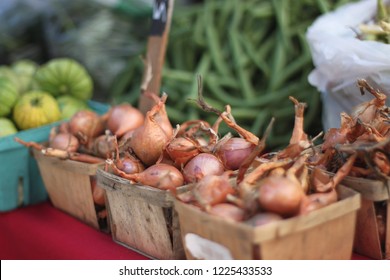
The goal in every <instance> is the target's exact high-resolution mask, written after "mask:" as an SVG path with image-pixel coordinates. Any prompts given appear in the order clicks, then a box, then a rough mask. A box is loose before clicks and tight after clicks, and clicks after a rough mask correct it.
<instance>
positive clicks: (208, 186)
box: [193, 173, 236, 205]
mask: <svg viewBox="0 0 390 280" xmlns="http://www.w3.org/2000/svg"><path fill="white" fill-rule="evenodd" d="M225 174H226V175H225ZM193 192H194V193H195V194H196V195H195V196H196V199H198V200H199V202H200V203H201V204H203V205H215V204H218V203H222V202H224V201H226V197H227V195H228V194H235V192H236V191H235V189H234V188H233V186H232V184H231V183H230V181H229V175H228V174H227V173H224V175H211V174H209V175H206V176H204V177H203V178H202V179H201V180H200V181H199V182H198V183H197V184H196V187H195V188H194V190H193Z"/></svg>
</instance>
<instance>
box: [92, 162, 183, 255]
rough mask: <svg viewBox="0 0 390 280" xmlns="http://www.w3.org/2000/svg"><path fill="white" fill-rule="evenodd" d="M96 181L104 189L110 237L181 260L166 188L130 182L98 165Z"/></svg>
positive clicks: (146, 251) (176, 222)
mask: <svg viewBox="0 0 390 280" xmlns="http://www.w3.org/2000/svg"><path fill="white" fill-rule="evenodd" d="M96 176H97V183H98V185H99V186H100V187H102V188H104V189H105V190H106V198H107V200H106V201H107V204H106V205H107V209H108V217H109V224H110V228H111V235H112V238H113V240H114V241H115V242H116V243H118V244H121V245H123V246H125V247H128V248H130V249H132V250H135V251H138V252H139V253H141V254H143V255H145V256H147V257H150V258H153V259H161V260H169V259H184V258H185V254H184V249H183V246H182V242H181V236H180V226H179V219H178V216H177V213H176V211H175V209H174V207H173V199H172V196H171V195H170V193H169V192H168V191H163V190H159V189H157V188H153V187H150V186H145V185H139V184H132V183H131V182H130V181H129V180H126V179H123V178H121V177H119V176H116V175H114V174H111V173H109V172H106V171H104V170H102V169H101V168H99V169H98V170H97V173H96Z"/></svg>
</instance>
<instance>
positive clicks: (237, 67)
mask: <svg viewBox="0 0 390 280" xmlns="http://www.w3.org/2000/svg"><path fill="white" fill-rule="evenodd" d="M347 2H353V1H346V0H338V1H337V0H303V1H291V0H269V1H265V0H248V1H238V0H229V1H222V0H203V1H183V0H176V1H175V8H174V12H173V20H172V26H171V32H170V37H169V43H168V48H167V54H166V60H165V66H164V71H163V76H162V89H161V90H162V91H165V92H167V94H168V95H169V98H168V100H167V103H166V106H167V111H168V114H169V116H170V118H171V120H172V122H173V123H182V122H184V121H185V120H188V119H203V118H208V119H209V121H210V122H213V120H210V118H211V117H210V114H205V113H204V112H203V111H202V110H201V109H200V108H198V107H197V105H196V104H195V102H191V99H196V94H197V79H196V75H197V74H201V75H202V76H203V81H204V84H203V95H204V97H205V98H206V100H207V101H208V102H209V103H210V104H212V105H213V106H215V107H217V108H222V107H223V106H224V105H226V104H230V105H231V106H232V108H233V112H232V115H233V116H234V117H235V118H236V121H237V122H238V123H240V124H241V125H242V126H243V127H245V128H247V129H249V130H250V131H252V132H253V133H255V134H257V135H259V136H260V135H261V134H262V132H263V131H264V129H265V126H266V125H267V124H268V122H269V120H270V118H271V117H272V116H275V117H276V122H275V126H274V129H273V131H272V134H271V135H270V137H269V141H268V143H269V144H268V147H269V149H277V148H279V147H282V146H285V145H286V144H287V143H288V140H289V139H290V136H291V130H292V126H293V122H294V111H293V106H291V101H290V100H289V99H288V96H289V95H292V96H294V97H296V98H297V99H299V100H300V101H301V102H306V103H307V105H308V107H307V110H306V117H305V131H307V133H308V134H309V135H310V136H315V135H317V134H318V132H319V131H321V130H322V125H321V100H320V95H319V93H318V91H317V90H316V89H315V88H313V87H312V86H311V85H309V83H308V82H307V76H308V73H310V71H311V70H312V68H313V65H312V61H311V56H310V52H309V49H308V46H307V43H306V41H305V36H304V34H305V32H306V29H307V27H308V26H309V25H310V24H311V23H312V22H313V20H314V19H315V18H317V17H318V16H319V15H320V14H323V13H325V12H328V11H331V10H333V9H335V8H336V7H338V6H340V5H343V4H345V3H347ZM152 3H153V1H136V0H122V1H114V0H111V1H109V0H89V1H87V0H51V1H44V3H43V2H42V1H38V0H3V1H1V3H0V63H1V64H10V63H12V62H14V61H16V60H19V59H23V58H29V59H32V60H33V61H36V62H37V63H43V62H46V61H48V60H49V59H51V58H53V57H71V58H75V59H76V60H77V61H79V62H80V63H81V64H83V65H84V66H85V67H86V68H87V70H88V71H89V73H91V76H92V78H93V82H94V97H93V98H94V99H96V100H98V101H103V102H107V103H110V104H119V103H121V102H123V101H127V102H130V103H132V104H133V105H137V102H138V98H139V92H140V89H139V88H140V84H141V78H142V74H143V63H142V59H141V58H140V56H142V55H144V54H145V51H146V50H145V48H146V43H147V36H148V31H149V26H150V17H151V12H152ZM213 117H214V116H213ZM223 129H224V128H223V127H221V134H223V133H225V132H224V131H223ZM226 129H227V128H226Z"/></svg>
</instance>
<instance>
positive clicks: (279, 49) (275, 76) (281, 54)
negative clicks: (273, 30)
mask: <svg viewBox="0 0 390 280" xmlns="http://www.w3.org/2000/svg"><path fill="white" fill-rule="evenodd" d="M278 38H279V40H278V43H277V44H276V47H275V52H274V56H273V59H272V66H271V77H270V81H269V85H268V89H269V90H271V91H272V90H275V89H277V88H279V87H280V86H281V84H280V81H279V75H280V73H282V72H283V68H284V66H285V65H286V59H287V58H286V51H285V48H284V44H283V42H282V41H281V40H282V33H281V32H279V33H278Z"/></svg>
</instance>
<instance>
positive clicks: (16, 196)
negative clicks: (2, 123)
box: [0, 122, 59, 212]
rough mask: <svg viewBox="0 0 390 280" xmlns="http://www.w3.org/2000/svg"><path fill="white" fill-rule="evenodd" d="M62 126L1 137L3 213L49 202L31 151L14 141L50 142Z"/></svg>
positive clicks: (0, 183)
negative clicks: (15, 138)
mask: <svg viewBox="0 0 390 280" xmlns="http://www.w3.org/2000/svg"><path fill="white" fill-rule="evenodd" d="M58 124H59V123H58V122H57V123H53V124H50V125H45V126H42V127H38V128H34V129H29V130H25V131H20V132H18V133H16V134H13V135H9V136H6V137H0V158H1V162H0V211H2V212H3V211H11V210H14V209H16V208H18V207H22V206H27V205H31V204H36V203H39V202H42V201H44V200H46V199H47V192H46V190H45V187H44V185H43V181H42V178H41V176H40V174H39V170H38V166H37V163H36V161H35V159H34V158H33V156H32V154H31V152H30V150H29V149H28V148H26V147H25V146H23V145H21V144H19V143H17V142H15V141H14V137H19V138H21V139H24V140H25V141H34V142H42V141H47V139H48V138H49V132H50V129H51V128H52V127H53V126H56V125H58Z"/></svg>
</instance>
